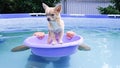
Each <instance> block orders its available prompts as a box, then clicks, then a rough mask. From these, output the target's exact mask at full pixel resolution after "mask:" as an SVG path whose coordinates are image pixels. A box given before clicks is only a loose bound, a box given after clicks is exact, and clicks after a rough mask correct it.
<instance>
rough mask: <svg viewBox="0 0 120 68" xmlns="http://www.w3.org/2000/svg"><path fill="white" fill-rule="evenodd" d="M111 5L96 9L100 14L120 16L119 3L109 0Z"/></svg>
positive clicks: (117, 0)
mask: <svg viewBox="0 0 120 68" xmlns="http://www.w3.org/2000/svg"><path fill="white" fill-rule="evenodd" d="M111 3H112V5H109V6H108V7H98V10H99V12H100V13H101V14H120V1H119V0H111Z"/></svg>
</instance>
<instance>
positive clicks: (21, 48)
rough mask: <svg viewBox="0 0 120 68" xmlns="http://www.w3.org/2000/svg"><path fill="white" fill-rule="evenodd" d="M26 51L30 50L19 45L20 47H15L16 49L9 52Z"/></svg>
mask: <svg viewBox="0 0 120 68" xmlns="http://www.w3.org/2000/svg"><path fill="white" fill-rule="evenodd" d="M28 49H30V48H29V47H27V46H25V45H20V46H17V47H14V48H13V49H11V52H19V51H25V50H28Z"/></svg>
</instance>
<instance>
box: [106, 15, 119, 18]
mask: <svg viewBox="0 0 120 68" xmlns="http://www.w3.org/2000/svg"><path fill="white" fill-rule="evenodd" d="M108 17H109V18H120V15H108Z"/></svg>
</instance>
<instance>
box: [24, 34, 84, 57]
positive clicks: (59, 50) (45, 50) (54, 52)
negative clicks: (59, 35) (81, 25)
mask: <svg viewBox="0 0 120 68" xmlns="http://www.w3.org/2000/svg"><path fill="white" fill-rule="evenodd" d="M47 38H48V35H47V34H46V35H45V37H44V38H43V39H38V38H37V37H36V36H31V37H28V38H27V39H25V41H24V45H26V46H28V47H30V48H31V51H32V53H33V54H35V55H38V56H43V57H62V56H69V55H71V54H73V53H75V52H76V50H77V48H78V45H80V44H81V43H82V42H83V38H82V37H81V36H78V35H75V36H74V37H73V38H72V39H67V38H66V35H64V37H63V44H56V45H52V44H47Z"/></svg>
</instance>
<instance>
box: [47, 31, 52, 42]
mask: <svg viewBox="0 0 120 68" xmlns="http://www.w3.org/2000/svg"><path fill="white" fill-rule="evenodd" d="M51 41H52V39H51V32H50V31H49V33H48V39H47V43H48V44H50V42H51Z"/></svg>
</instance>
